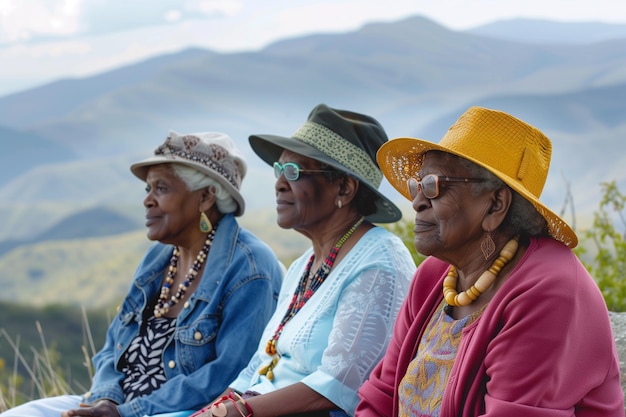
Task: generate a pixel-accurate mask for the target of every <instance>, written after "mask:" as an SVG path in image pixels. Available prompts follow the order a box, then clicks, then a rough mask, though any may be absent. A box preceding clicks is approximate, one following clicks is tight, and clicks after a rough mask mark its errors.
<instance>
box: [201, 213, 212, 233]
mask: <svg viewBox="0 0 626 417" xmlns="http://www.w3.org/2000/svg"><path fill="white" fill-rule="evenodd" d="M211 230H213V225H212V224H211V220H209V218H208V217H207V216H206V214H204V212H202V213H200V231H201V232H202V233H209V232H210V231H211Z"/></svg>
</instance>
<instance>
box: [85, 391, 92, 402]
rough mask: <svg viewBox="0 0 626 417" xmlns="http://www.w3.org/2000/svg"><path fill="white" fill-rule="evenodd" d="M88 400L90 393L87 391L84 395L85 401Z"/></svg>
mask: <svg viewBox="0 0 626 417" xmlns="http://www.w3.org/2000/svg"><path fill="white" fill-rule="evenodd" d="M90 398H91V391H87V392H86V393H85V400H88V399H90Z"/></svg>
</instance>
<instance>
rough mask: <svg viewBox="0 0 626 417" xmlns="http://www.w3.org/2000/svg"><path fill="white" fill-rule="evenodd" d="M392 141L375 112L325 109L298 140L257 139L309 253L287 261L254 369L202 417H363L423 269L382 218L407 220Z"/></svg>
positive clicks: (286, 218) (282, 220) (279, 203)
mask: <svg viewBox="0 0 626 417" xmlns="http://www.w3.org/2000/svg"><path fill="white" fill-rule="evenodd" d="M386 141H387V135H386V134H385V131H384V130H383V128H382V126H380V124H379V123H378V122H377V121H376V120H375V119H373V118H372V117H370V116H367V115H364V114H359V113H354V112H351V111H346V110H337V109H332V108H330V107H328V106H326V105H319V106H317V107H315V108H314V109H313V111H312V112H311V114H310V115H309V118H308V120H307V121H306V122H305V123H304V125H302V126H301V127H300V128H299V129H298V130H297V131H296V133H294V134H293V135H292V136H291V137H282V136H276V135H253V136H250V145H251V146H252V149H253V150H254V151H255V152H256V153H257V155H259V156H260V157H261V159H263V160H264V161H265V162H266V163H268V164H269V165H270V166H271V165H273V167H274V174H275V175H276V184H275V191H276V212H277V222H278V225H279V226H280V227H282V228H284V229H294V230H296V231H297V232H299V233H302V234H303V235H305V236H307V237H308V238H309V239H311V244H312V248H311V249H309V250H307V251H306V252H305V253H304V254H303V255H302V256H301V257H300V258H299V259H297V260H296V261H294V262H293V264H291V266H290V267H289V269H288V271H287V273H286V275H285V279H284V282H283V287H282V288H281V293H280V297H279V300H278V305H277V306H276V312H275V314H274V315H273V316H272V318H271V319H270V321H269V322H268V325H267V326H266V328H265V331H264V332H263V337H262V338H261V343H260V344H259V345H258V348H257V351H256V353H255V354H254V356H253V357H252V360H251V361H250V363H249V364H248V366H247V368H246V369H244V370H243V371H242V372H241V373H240V375H239V377H238V378H237V379H236V380H235V381H234V382H232V383H231V384H230V389H229V390H228V391H227V392H225V393H224V395H223V397H222V398H220V399H218V400H217V401H216V402H215V403H214V404H212V405H209V406H208V407H207V408H206V409H204V410H201V411H200V412H199V413H198V414H199V415H213V416H221V417H225V416H231V417H232V416H235V417H236V416H241V415H244V416H251V415H255V416H259V417H262V416H285V415H301V414H302V415H307V416H311V417H312V416H329V414H330V415H333V416H345V415H346V414H348V415H352V414H353V413H354V408H355V407H356V405H357V403H358V396H357V389H358V388H359V386H360V385H361V383H362V382H363V380H364V379H365V378H367V376H368V375H369V373H370V371H371V370H372V368H373V367H374V366H375V365H376V363H377V362H378V361H379V360H380V358H381V357H382V355H383V353H384V351H385V347H386V345H387V343H388V342H389V339H390V336H391V329H392V327H393V322H394V320H395V317H396V314H397V312H398V310H399V309H400V305H401V303H402V300H403V299H404V297H405V296H406V291H407V289H408V286H409V281H410V279H411V275H412V274H413V272H414V270H415V263H414V262H413V259H412V257H411V254H410V252H409V250H408V249H407V248H406V247H405V246H404V244H403V243H402V241H401V240H400V239H399V238H398V237H396V236H394V235H393V234H392V233H390V232H389V231H387V230H386V229H384V228H382V227H378V226H375V225H374V224H373V222H377V223H390V222H395V221H397V220H398V219H400V211H399V210H398V208H397V207H396V206H395V205H394V204H393V203H392V202H391V201H389V200H388V199H387V198H386V197H385V196H384V195H382V194H381V193H380V192H379V191H378V187H379V186H380V184H381V181H382V178H383V176H382V173H381V172H380V169H379V168H378V165H377V163H376V151H377V150H378V148H379V147H380V146H381V145H382V144H383V143H385V142H386ZM242 397H243V398H242ZM305 413H306V414H305Z"/></svg>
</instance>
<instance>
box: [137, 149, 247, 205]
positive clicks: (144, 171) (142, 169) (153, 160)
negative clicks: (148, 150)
mask: <svg viewBox="0 0 626 417" xmlns="http://www.w3.org/2000/svg"><path fill="white" fill-rule="evenodd" d="M162 164H179V165H184V166H187V167H190V168H193V169H195V170H196V171H199V172H201V173H203V174H205V175H207V176H209V177H211V178H213V179H214V180H215V181H217V182H218V183H219V184H220V185H221V186H222V187H224V188H225V189H226V191H227V192H228V194H230V195H231V197H233V199H234V200H235V202H236V203H237V210H236V211H235V213H234V215H235V216H241V215H242V214H243V213H244V211H245V208H246V205H245V201H244V199H243V196H242V195H241V193H240V192H239V190H238V189H236V188H235V187H234V186H233V185H232V184H231V183H230V182H229V181H228V180H227V179H226V178H224V177H223V176H222V175H221V174H220V173H218V172H217V171H215V170H212V169H210V168H208V167H207V166H206V165H203V164H198V163H194V162H193V161H189V160H186V159H182V158H166V157H164V156H153V157H150V158H147V159H144V160H143V161H139V162H136V163H134V164H132V165H131V166H130V171H131V172H132V173H133V174H134V175H135V176H136V177H137V178H139V179H140V180H142V181H146V178H147V177H148V170H149V169H150V167H152V166H154V165H162Z"/></svg>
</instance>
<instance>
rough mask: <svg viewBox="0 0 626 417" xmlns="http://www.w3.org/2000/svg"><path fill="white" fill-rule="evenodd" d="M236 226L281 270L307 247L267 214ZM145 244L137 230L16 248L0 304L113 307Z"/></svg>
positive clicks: (3, 263) (1, 272)
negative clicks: (265, 248)
mask: <svg viewBox="0 0 626 417" xmlns="http://www.w3.org/2000/svg"><path fill="white" fill-rule="evenodd" d="M241 224H242V226H244V227H246V228H248V229H249V230H251V231H252V232H253V233H255V234H256V235H257V236H259V237H260V238H262V239H263V240H264V241H265V242H267V243H268V244H269V245H270V246H271V247H272V249H273V250H274V252H275V253H276V254H277V256H278V257H279V259H280V260H281V261H282V262H283V263H284V264H285V265H288V264H290V263H291V261H293V259H294V258H295V257H296V256H298V255H300V254H301V253H302V252H303V251H304V250H305V248H307V247H308V242H307V240H306V239H305V238H304V237H303V236H301V235H300V234H298V233H297V232H294V231H291V230H282V229H280V228H279V227H278V226H277V225H276V215H275V212H274V210H273V209H272V210H265V211H257V212H255V213H251V214H250V215H249V216H246V218H245V219H241ZM150 244H151V242H150V241H149V240H148V239H147V238H146V236H145V230H144V229H139V230H136V231H132V232H128V233H123V234H118V235H113V236H105V237H91V238H83V239H66V240H52V241H45V242H40V243H32V244H27V245H23V246H19V247H17V248H15V249H13V250H11V251H9V252H7V253H5V254H4V255H3V256H0V283H2V286H3V288H4V291H2V292H0V300H5V301H11V302H16V303H20V304H25V305H31V306H32V305H34V306H44V305H47V304H63V305H73V306H82V307H85V308H89V309H91V308H103V307H110V306H114V305H117V304H118V303H119V301H120V299H121V298H122V297H123V295H124V294H125V293H126V291H127V289H128V286H129V284H130V281H131V279H132V276H133V273H134V272H135V269H136V268H137V265H138V263H139V261H140V260H141V258H142V257H143V254H144V253H145V251H146V249H147V248H148V247H149V245H150Z"/></svg>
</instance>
